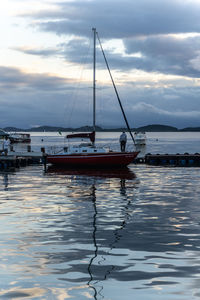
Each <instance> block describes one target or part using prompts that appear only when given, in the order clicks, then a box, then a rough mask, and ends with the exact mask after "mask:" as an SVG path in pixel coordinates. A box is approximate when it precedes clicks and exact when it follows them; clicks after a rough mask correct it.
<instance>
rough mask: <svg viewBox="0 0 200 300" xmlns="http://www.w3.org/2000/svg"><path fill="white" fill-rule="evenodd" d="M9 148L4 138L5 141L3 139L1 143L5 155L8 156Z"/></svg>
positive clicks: (8, 141) (8, 143) (6, 139)
mask: <svg viewBox="0 0 200 300" xmlns="http://www.w3.org/2000/svg"><path fill="white" fill-rule="evenodd" d="M9 147H10V140H9V139H8V137H7V136H6V137H5V139H4V141H3V152H4V153H5V155H7V154H8V149H9Z"/></svg>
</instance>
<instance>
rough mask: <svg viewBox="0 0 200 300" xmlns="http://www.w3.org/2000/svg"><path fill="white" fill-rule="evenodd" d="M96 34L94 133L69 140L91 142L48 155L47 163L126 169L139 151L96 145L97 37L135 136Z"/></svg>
mask: <svg viewBox="0 0 200 300" xmlns="http://www.w3.org/2000/svg"><path fill="white" fill-rule="evenodd" d="M93 34H94V52H93V55H94V57H93V132H90V133H77V134H69V135H67V136H66V137H67V138H80V139H83V138H87V139H89V140H90V142H89V143H81V144H79V145H72V146H69V147H65V148H64V149H63V150H61V151H60V152H59V153H54V154H47V162H48V163H51V164H54V165H60V166H67V167H68V166H77V167H115V168H117V167H118V168H119V167H125V166H127V165H129V164H130V163H132V162H133V161H134V159H135V158H136V156H137V155H138V153H139V152H138V151H137V152H135V151H133V152H114V151H110V150H107V149H105V148H103V147H97V146H96V145H95V134H96V132H95V130H96V124H95V120H96V79H95V71H96V37H97V38H98V40H99V44H100V47H101V50H102V53H103V56H104V59H105V62H106V65H107V68H108V71H109V74H110V77H111V80H112V83H113V86H114V89H115V92H116V95H117V98H118V101H119V104H120V108H121V110H122V113H123V116H124V119H125V122H126V125H127V128H128V130H129V132H130V135H131V137H132V139H133V141H134V138H133V135H132V133H131V130H130V127H129V124H128V121H127V119H126V116H125V113H124V110H123V107H122V104H121V100H120V99H119V96H118V93H117V90H116V87H115V84H114V81H113V78H112V75H111V72H110V69H109V66H108V63H107V60H106V57H105V54H104V51H103V48H102V46H101V42H100V39H99V37H98V33H97V32H96V29H95V28H93Z"/></svg>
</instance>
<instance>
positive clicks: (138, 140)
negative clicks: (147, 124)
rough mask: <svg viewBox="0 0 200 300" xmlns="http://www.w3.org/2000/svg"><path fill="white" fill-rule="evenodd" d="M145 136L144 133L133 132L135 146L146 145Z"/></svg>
mask: <svg viewBox="0 0 200 300" xmlns="http://www.w3.org/2000/svg"><path fill="white" fill-rule="evenodd" d="M146 139H147V137H146V134H145V132H135V133H134V140H135V144H136V145H146Z"/></svg>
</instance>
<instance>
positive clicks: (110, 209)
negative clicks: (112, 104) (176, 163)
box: [0, 144, 200, 300]
mask: <svg viewBox="0 0 200 300" xmlns="http://www.w3.org/2000/svg"><path fill="white" fill-rule="evenodd" d="M167 146H168V147H169V145H168V144H167ZM175 147H178V146H177V145H176V144H175ZM193 150H194V151H196V149H193ZM196 152H197V151H196ZM199 180H200V171H199V168H167V167H152V166H145V165H134V164H132V165H130V167H129V169H125V170H124V171H123V172H122V171H121V172H119V171H113V170H111V171H108V170H107V171H102V172H95V171H92V170H82V171H81V172H80V171H79V172H78V171H77V170H66V171H60V170H56V169H54V168H49V170H48V172H47V173H44V171H43V166H37V165H35V166H29V167H25V168H20V169H19V170H17V171H16V172H14V173H1V174H0V228H1V231H0V250H1V251H0V264H1V268H0V298H1V299H58V300H62V299H80V300H82V299H98V300H100V299H106V300H118V299H119V300H121V299H123V300H132V299H144V300H146V299H148V300H151V299H152V300H157V299H166V300H169V299H173V300H176V299H177V300H184V299H188V300H189V299H199V298H200V290H199V283H200V258H199V257H200V255H199V254H200V206H199V195H200V185H199Z"/></svg>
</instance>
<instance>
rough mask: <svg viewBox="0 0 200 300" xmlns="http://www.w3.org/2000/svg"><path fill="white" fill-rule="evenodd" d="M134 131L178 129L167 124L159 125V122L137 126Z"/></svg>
mask: <svg viewBox="0 0 200 300" xmlns="http://www.w3.org/2000/svg"><path fill="white" fill-rule="evenodd" d="M135 131H151V132H160V131H161V132H163V131H168V132H171V131H178V129H177V128H176V127H173V126H167V125H160V124H152V125H147V126H142V127H138V128H136V129H135Z"/></svg>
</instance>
